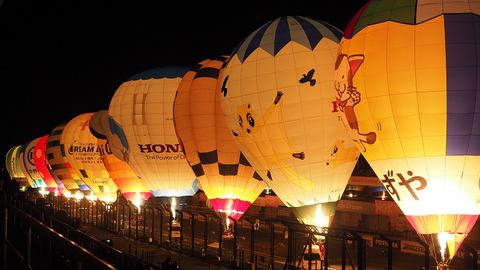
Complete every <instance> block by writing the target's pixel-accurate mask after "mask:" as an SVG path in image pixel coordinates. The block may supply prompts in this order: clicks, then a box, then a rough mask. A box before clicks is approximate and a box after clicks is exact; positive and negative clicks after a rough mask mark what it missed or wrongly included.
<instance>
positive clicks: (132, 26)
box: [0, 0, 367, 167]
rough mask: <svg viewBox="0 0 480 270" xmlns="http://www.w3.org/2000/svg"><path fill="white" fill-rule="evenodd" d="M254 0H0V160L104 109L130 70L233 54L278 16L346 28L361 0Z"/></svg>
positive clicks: (362, 1) (186, 64)
mask: <svg viewBox="0 0 480 270" xmlns="http://www.w3.org/2000/svg"><path fill="white" fill-rule="evenodd" d="M256 2H257V3H256ZM256 2H254V1H222V2H217V1H195V3H193V1H162V0H157V1H149V2H147V1H145V2H143V1H130V3H128V4H127V3H124V1H102V0H96V1H68V0H59V1H50V0H33V1H23V0H5V1H3V4H2V0H0V5H1V6H0V90H1V92H0V93H1V95H2V96H1V102H2V104H1V110H2V116H3V121H6V123H5V122H4V124H3V128H2V135H1V138H2V139H1V144H0V147H1V148H0V153H1V154H0V155H1V162H2V163H1V165H2V167H3V166H4V158H5V154H6V152H7V151H8V149H9V148H10V147H12V146H15V145H19V144H24V143H25V142H27V141H29V140H32V139H35V138H37V137H40V136H42V135H44V134H48V133H49V132H50V131H51V130H52V129H53V128H54V127H55V126H56V125H58V124H60V123H63V122H68V121H69V120H70V119H72V118H73V117H75V116H77V115H79V114H81V113H85V112H94V111H98V110H101V109H108V105H109V103H110V99H111V97H112V96H113V94H114V93H115V90H116V89H117V88H118V86H119V85H120V84H121V83H122V82H123V81H124V80H125V79H127V78H128V77H130V76H131V75H133V74H136V73H139V72H141V71H144V70H146V69H150V68H154V67H159V66H164V65H181V66H186V67H191V66H194V65H195V64H196V63H197V62H199V61H202V60H204V59H206V58H209V57H216V56H218V55H224V54H230V52H231V51H232V50H233V49H234V47H235V46H236V45H237V44H238V43H239V42H240V41H241V40H242V39H243V38H245V37H246V36H248V35H249V34H250V33H251V32H253V31H254V30H255V29H257V28H258V27H260V26H261V25H262V24H264V23H266V22H267V21H269V20H271V19H275V18H277V17H279V16H286V15H300V16H306V17H310V18H314V19H319V20H323V21H326V22H329V23H331V24H333V25H335V26H337V27H339V28H340V29H342V30H343V29H344V28H345V26H346V24H347V23H348V21H349V20H350V19H351V18H352V16H353V15H354V14H355V12H356V11H357V10H358V9H360V8H361V7H362V6H363V5H364V4H365V3H366V2H367V0H322V1H281V0H279V1H261V0H257V1H256ZM258 2H261V4H259V3H258ZM312 2H314V3H315V6H320V7H313V6H311V4H312ZM222 5H224V6H222Z"/></svg>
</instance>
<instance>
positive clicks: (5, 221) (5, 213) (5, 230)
mask: <svg viewBox="0 0 480 270" xmlns="http://www.w3.org/2000/svg"><path fill="white" fill-rule="evenodd" d="M2 208H3V209H2V210H3V220H2V223H3V224H2V225H3V226H2V227H3V233H2V242H3V243H2V248H3V250H2V252H3V270H8V267H7V266H8V263H7V235H8V209H7V207H6V206H4V207H2Z"/></svg>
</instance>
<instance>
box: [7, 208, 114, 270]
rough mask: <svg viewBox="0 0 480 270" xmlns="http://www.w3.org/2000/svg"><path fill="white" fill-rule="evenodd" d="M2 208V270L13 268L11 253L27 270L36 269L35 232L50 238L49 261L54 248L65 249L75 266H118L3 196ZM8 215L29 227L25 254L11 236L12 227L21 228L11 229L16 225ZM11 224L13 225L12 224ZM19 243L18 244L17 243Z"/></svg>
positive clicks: (91, 267) (110, 267)
mask: <svg viewBox="0 0 480 270" xmlns="http://www.w3.org/2000/svg"><path fill="white" fill-rule="evenodd" d="M0 205H1V207H2V211H3V213H2V214H3V215H2V218H3V219H2V239H1V241H2V247H3V253H2V255H3V269H4V270H7V269H12V267H11V266H10V265H9V256H8V255H9V254H14V255H15V257H16V258H17V259H18V260H20V262H21V264H22V265H23V267H25V269H33V266H34V265H32V233H34V234H35V235H36V236H39V238H40V237H42V238H43V237H44V238H46V239H48V244H47V246H48V247H49V248H48V255H47V256H48V260H52V255H53V248H52V247H55V249H57V250H62V252H64V253H65V257H66V258H68V260H69V261H70V262H73V263H71V264H70V266H71V267H72V269H78V270H80V269H98V270H103V269H109V270H113V269H117V268H115V267H114V266H112V265H111V264H109V263H108V262H106V261H104V260H102V259H100V258H99V257H97V256H95V255H94V254H92V253H91V252H90V251H88V250H87V249H85V248H84V247H82V246H80V245H78V244H77V243H75V242H73V241H71V240H70V239H68V238H66V237H65V236H63V235H62V234H60V233H58V232H56V231H54V230H53V229H52V228H49V227H48V226H46V225H45V224H43V223H42V222H40V221H38V220H37V219H35V218H33V217H32V216H30V215H28V214H26V213H25V212H23V211H22V210H20V209H18V208H17V207H15V206H14V205H12V204H10V203H8V202H6V201H5V200H3V199H2V201H1V202H0ZM9 217H12V219H13V220H15V222H17V223H18V222H21V223H22V226H23V227H25V228H26V235H25V247H24V254H22V251H21V249H22V248H19V247H18V246H17V245H15V244H14V243H13V242H12V241H10V239H9V235H11V232H10V231H9V230H16V229H18V228H10V227H13V226H10V225H12V224H13V223H11V222H9ZM9 223H10V224H9ZM17 244H18V243H17Z"/></svg>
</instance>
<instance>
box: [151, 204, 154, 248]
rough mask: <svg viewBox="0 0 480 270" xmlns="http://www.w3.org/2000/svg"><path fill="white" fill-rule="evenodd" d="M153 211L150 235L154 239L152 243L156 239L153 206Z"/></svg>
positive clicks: (152, 208)
mask: <svg viewBox="0 0 480 270" xmlns="http://www.w3.org/2000/svg"><path fill="white" fill-rule="evenodd" d="M150 209H151V210H152V232H151V234H150V237H151V238H152V242H153V240H154V239H155V208H154V207H153V206H151V207H150Z"/></svg>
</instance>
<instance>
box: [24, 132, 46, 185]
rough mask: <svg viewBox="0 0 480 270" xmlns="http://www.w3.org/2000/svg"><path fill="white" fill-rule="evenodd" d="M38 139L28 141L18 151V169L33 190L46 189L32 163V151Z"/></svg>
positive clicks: (33, 162)
mask: <svg viewBox="0 0 480 270" xmlns="http://www.w3.org/2000/svg"><path fill="white" fill-rule="evenodd" d="M39 139H40V138H37V139H35V140H33V141H30V142H28V143H26V144H24V145H23V146H22V148H21V149H20V158H21V162H20V167H21V168H22V171H23V173H24V174H25V176H26V177H27V179H28V182H29V183H31V186H32V187H35V188H46V187H47V185H46V184H45V182H43V179H42V176H41V175H40V173H39V171H38V170H37V168H36V167H35V161H34V150H35V145H36V144H37V141H38V140H39Z"/></svg>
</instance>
